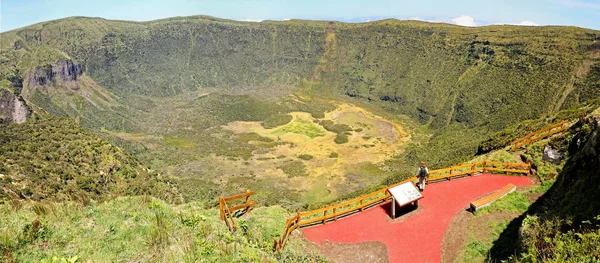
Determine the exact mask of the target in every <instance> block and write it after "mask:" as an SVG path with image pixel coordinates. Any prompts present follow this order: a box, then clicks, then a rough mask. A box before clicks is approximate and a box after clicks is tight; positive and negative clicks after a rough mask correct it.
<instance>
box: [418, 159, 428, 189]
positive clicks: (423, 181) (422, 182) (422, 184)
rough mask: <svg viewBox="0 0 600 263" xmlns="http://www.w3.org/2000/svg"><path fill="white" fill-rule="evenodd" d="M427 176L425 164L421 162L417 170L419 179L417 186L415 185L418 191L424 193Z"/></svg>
mask: <svg viewBox="0 0 600 263" xmlns="http://www.w3.org/2000/svg"><path fill="white" fill-rule="evenodd" d="M427 176H429V170H427V166H426V165H425V162H421V166H420V167H419V170H418V171H417V177H419V184H418V185H417V186H418V187H419V190H421V192H422V191H425V184H426V183H427Z"/></svg>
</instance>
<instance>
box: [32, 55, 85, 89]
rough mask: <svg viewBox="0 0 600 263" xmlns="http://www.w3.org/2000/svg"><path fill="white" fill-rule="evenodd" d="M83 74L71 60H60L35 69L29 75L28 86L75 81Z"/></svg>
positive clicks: (79, 66)
mask: <svg viewBox="0 0 600 263" xmlns="http://www.w3.org/2000/svg"><path fill="white" fill-rule="evenodd" d="M81 74H83V70H82V68H81V65H80V64H75V63H73V61H71V60H62V61H59V62H56V63H53V64H49V65H46V66H43V67H40V66H38V67H36V68H35V69H34V70H33V71H32V73H31V74H30V75H29V85H39V86H43V85H46V84H48V83H50V82H52V81H54V80H61V81H71V80H77V78H78V77H79V76H81Z"/></svg>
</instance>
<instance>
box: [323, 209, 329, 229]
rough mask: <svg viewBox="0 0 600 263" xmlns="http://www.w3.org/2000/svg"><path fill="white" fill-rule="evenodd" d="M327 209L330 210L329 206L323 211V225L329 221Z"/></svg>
mask: <svg viewBox="0 0 600 263" xmlns="http://www.w3.org/2000/svg"><path fill="white" fill-rule="evenodd" d="M327 210H329V207H328V208H327V209H325V211H323V225H324V224H326V223H327Z"/></svg>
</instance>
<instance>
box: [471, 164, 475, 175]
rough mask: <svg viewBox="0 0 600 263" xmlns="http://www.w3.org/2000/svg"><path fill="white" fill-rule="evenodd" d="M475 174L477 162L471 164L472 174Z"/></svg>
mask: <svg viewBox="0 0 600 263" xmlns="http://www.w3.org/2000/svg"><path fill="white" fill-rule="evenodd" d="M474 174H475V164H473V165H471V176H473V175H474Z"/></svg>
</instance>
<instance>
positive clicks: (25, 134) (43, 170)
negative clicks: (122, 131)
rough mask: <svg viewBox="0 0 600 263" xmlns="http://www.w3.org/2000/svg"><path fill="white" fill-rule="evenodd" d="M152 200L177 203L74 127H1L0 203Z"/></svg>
mask: <svg viewBox="0 0 600 263" xmlns="http://www.w3.org/2000/svg"><path fill="white" fill-rule="evenodd" d="M125 195H153V196H156V197H160V198H163V199H164V200H169V201H174V202H177V201H179V200H180V199H181V198H180V197H179V193H178V191H177V189H176V188H175V185H174V184H173V183H172V182H170V180H168V178H165V177H163V176H161V175H160V174H157V173H156V172H153V171H151V170H148V169H147V168H146V167H144V166H143V165H142V164H141V163H140V162H139V161H137V159H135V158H134V157H133V156H131V155H129V154H128V153H125V152H124V151H123V150H122V149H120V148H118V147H115V146H113V145H111V144H110V143H109V142H107V141H106V140H104V139H102V138H100V137H98V136H96V135H94V134H92V133H90V132H87V131H85V130H82V129H81V128H80V127H79V126H78V125H77V124H75V123H74V122H73V121H70V120H66V119H60V118H55V117H50V118H48V119H46V118H39V117H38V118H34V119H31V120H29V121H27V122H26V123H23V124H9V125H1V124H0V200H12V199H26V200H36V201H38V200H44V199H48V200H57V201H62V200H76V201H84V202H87V201H89V200H96V201H100V200H107V199H111V198H114V197H116V196H125Z"/></svg>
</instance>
